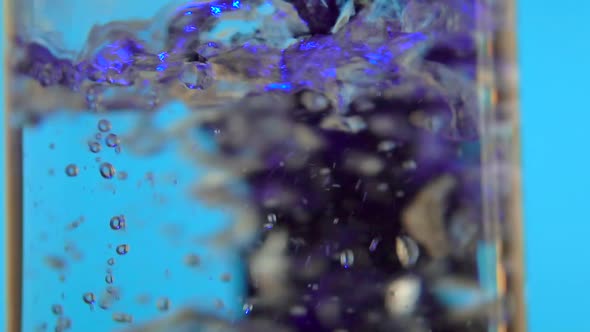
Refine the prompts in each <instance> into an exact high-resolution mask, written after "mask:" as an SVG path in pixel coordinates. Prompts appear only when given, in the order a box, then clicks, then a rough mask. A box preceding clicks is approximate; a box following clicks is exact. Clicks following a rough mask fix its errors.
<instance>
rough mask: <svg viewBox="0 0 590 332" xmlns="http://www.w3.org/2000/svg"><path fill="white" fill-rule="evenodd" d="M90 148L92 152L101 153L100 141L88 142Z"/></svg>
mask: <svg viewBox="0 0 590 332" xmlns="http://www.w3.org/2000/svg"><path fill="white" fill-rule="evenodd" d="M88 149H90V152H92V153H99V152H100V149H101V148H100V143H99V142H97V141H90V142H88Z"/></svg>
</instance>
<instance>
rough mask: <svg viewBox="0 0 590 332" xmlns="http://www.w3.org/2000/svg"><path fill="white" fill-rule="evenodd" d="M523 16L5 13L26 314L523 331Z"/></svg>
mask: <svg viewBox="0 0 590 332" xmlns="http://www.w3.org/2000/svg"><path fill="white" fill-rule="evenodd" d="M510 8H511V6H510V3H509V2H507V1H484V0H428V1H427V0H395V1H391V0H387V1H385V0H373V1H370V0H367V1H362V0H359V1H353V0H317V1H314V0H292V1H283V0H251V1H245V0H244V1H238V0H233V1H226V0H218V1H149V2H141V1H106V0H101V1H98V0H96V1H84V2H81V1H73V0H59V1H57V0H52V1H49V0H47V1H42V0H29V1H13V2H12V12H13V13H14V15H13V17H14V19H13V21H12V22H11V24H10V27H11V29H12V31H11V32H10V35H9V38H10V40H11V43H12V49H11V53H10V57H9V58H10V61H9V70H10V71H11V73H12V74H11V82H12V90H11V101H10V118H9V119H10V126H11V131H12V132H13V136H12V144H13V145H12V148H13V149H14V150H15V151H16V152H15V151H13V153H12V154H11V155H10V156H11V158H12V161H13V166H14V170H16V171H13V173H12V175H11V176H13V177H15V178H18V179H20V180H19V181H13V182H12V186H13V187H18V188H17V189H20V190H21V191H22V196H21V194H20V193H19V191H18V190H15V188H9V190H13V191H12V192H13V193H17V194H16V195H15V197H19V198H20V197H22V200H17V201H18V202H17V203H18V204H14V205H13V206H14V207H15V211H16V209H18V210H19V211H16V212H14V213H13V214H12V215H11V216H10V217H11V222H12V223H11V225H12V232H13V233H12V234H15V235H16V236H17V237H20V236H22V239H23V241H22V246H21V245H20V244H19V245H18V246H17V247H18V248H13V250H14V251H13V254H15V256H14V257H19V259H15V260H13V261H14V262H17V261H19V262H21V258H22V262H21V263H22V272H21V273H20V274H19V273H18V271H16V270H20V268H19V266H18V264H16V263H14V264H13V270H14V271H13V276H17V277H18V278H16V279H18V280H20V282H21V283H22V294H18V292H16V293H15V294H14V296H13V298H12V300H14V303H13V304H12V306H13V307H14V306H18V307H21V308H22V310H21V311H20V312H19V311H18V310H13V312H12V318H13V319H15V320H16V321H19V322H21V325H22V331H53V330H55V331H84V332H92V331H112V330H117V331H118V330H121V331H262V330H269V331H293V332H296V331H318V332H323V331H333V332H336V331H338V332H344V331H348V332H354V331H363V332H370V331H416V332H418V331H437V332H438V331H457V332H460V331H508V330H509V331H524V323H523V317H522V298H521V288H520V284H521V280H522V266H521V262H520V249H519V248H520V233H519V225H520V217H519V206H520V201H519V198H520V195H519V188H518V176H517V174H518V162H517V161H518V150H517V147H518V141H517V137H518V135H517V132H518V131H517V130H518V128H517V125H518V121H517V117H516V111H515V110H516V108H515V91H514V90H515V77H516V76H515V74H514V72H515V69H514V66H513V54H514V46H513V45H512V30H513V28H512V27H513V18H512V16H511V11H510ZM15 225H16V226H15ZM18 225H22V227H20V226H18ZM17 226H18V227H17ZM19 231H22V234H21V233H19ZM15 271H16V272H15ZM14 280H15V279H13V282H15V285H16V286H19V285H18V283H16V281H14ZM17 288H18V289H20V287H17ZM16 297H19V298H20V299H21V303H19V302H18V301H16V300H15V298H16ZM13 309H14V308H13ZM14 326H16V325H14ZM15 331H17V330H15ZM11 332H12V331H11Z"/></svg>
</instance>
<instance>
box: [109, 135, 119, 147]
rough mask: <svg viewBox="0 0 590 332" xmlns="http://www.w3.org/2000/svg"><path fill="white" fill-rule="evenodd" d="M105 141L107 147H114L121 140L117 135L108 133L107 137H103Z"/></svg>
mask: <svg viewBox="0 0 590 332" xmlns="http://www.w3.org/2000/svg"><path fill="white" fill-rule="evenodd" d="M105 143H106V145H107V146H108V147H110V148H114V147H117V146H119V144H120V143H121V140H120V139H119V136H117V135H116V134H112V133H111V134H108V135H107V137H106V138H105Z"/></svg>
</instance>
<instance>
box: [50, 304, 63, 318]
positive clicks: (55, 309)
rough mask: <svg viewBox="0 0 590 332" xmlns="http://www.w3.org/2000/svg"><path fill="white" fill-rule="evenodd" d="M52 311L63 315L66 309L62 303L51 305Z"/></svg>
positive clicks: (57, 314)
mask: <svg viewBox="0 0 590 332" xmlns="http://www.w3.org/2000/svg"><path fill="white" fill-rule="evenodd" d="M51 312H52V313H53V314H54V315H56V316H61V315H62V314H63V312H64V310H63V307H62V306H61V304H54V305H52V306H51Z"/></svg>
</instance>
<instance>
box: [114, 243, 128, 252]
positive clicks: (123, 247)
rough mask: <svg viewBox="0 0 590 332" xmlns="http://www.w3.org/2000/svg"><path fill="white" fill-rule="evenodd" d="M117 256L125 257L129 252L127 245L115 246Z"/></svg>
mask: <svg viewBox="0 0 590 332" xmlns="http://www.w3.org/2000/svg"><path fill="white" fill-rule="evenodd" d="M116 251H117V254H119V255H125V254H127V253H128V252H129V245H128V244H120V245H118V246H117V249H116Z"/></svg>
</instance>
